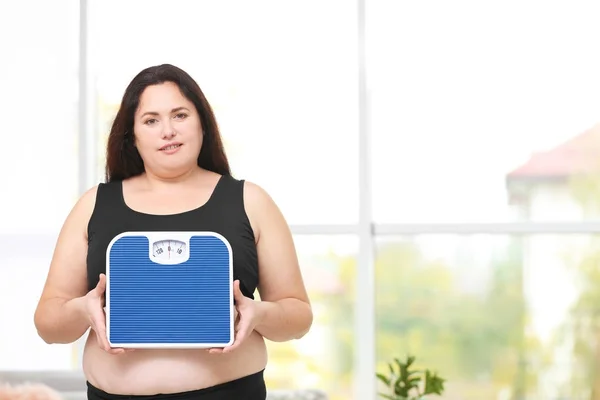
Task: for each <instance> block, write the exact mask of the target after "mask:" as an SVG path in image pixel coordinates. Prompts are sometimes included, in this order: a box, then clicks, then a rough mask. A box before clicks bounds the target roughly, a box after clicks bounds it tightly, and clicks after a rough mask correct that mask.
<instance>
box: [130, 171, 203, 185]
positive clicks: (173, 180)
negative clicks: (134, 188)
mask: <svg viewBox="0 0 600 400" xmlns="http://www.w3.org/2000/svg"><path fill="white" fill-rule="evenodd" d="M203 172H204V171H203V170H201V169H200V168H199V167H198V166H194V167H193V168H191V169H189V170H187V171H184V172H181V173H178V174H173V175H169V176H164V175H156V174H154V173H152V172H149V171H146V172H145V173H143V174H142V175H141V176H140V178H141V179H142V180H143V181H144V182H145V184H146V185H147V186H148V188H149V189H152V190H161V189H164V188H166V189H169V188H171V187H172V186H173V185H177V184H181V183H185V182H190V181H194V180H197V179H198V178H199V177H200V176H201V175H203Z"/></svg>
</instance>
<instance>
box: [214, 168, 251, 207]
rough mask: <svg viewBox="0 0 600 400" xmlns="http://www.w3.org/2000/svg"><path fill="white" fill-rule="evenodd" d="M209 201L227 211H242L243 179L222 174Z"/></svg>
mask: <svg viewBox="0 0 600 400" xmlns="http://www.w3.org/2000/svg"><path fill="white" fill-rule="evenodd" d="M210 201H211V203H212V204H214V205H218V206H219V207H222V208H223V209H227V210H229V211H232V210H239V211H244V180H238V179H235V178H234V177H233V176H231V175H223V176H222V177H221V179H219V182H218V183H217V186H216V187H215V189H214V192H213V194H212V196H211V200H210Z"/></svg>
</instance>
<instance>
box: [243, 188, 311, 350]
mask: <svg viewBox="0 0 600 400" xmlns="http://www.w3.org/2000/svg"><path fill="white" fill-rule="evenodd" d="M244 202H245V205H246V213H247V214H248V217H249V219H250V223H251V224H252V225H253V229H254V232H255V236H256V241H257V244H256V245H257V252H258V263H259V286H258V291H259V294H260V299H261V301H260V302H258V304H257V310H258V324H257V325H256V327H255V328H254V329H255V330H256V331H257V332H258V333H260V334H261V335H262V336H264V337H265V338H267V339H269V340H271V341H275V342H283V341H288V340H292V339H299V338H301V337H302V336H304V335H305V334H306V333H307V332H308V331H309V329H310V327H311V325H312V321H313V314H312V309H311V306H310V301H309V299H308V295H307V293H306V288H305V287H304V282H303V280H302V275H301V272H300V266H299V264H298V257H297V255H296V249H295V247H294V241H293V238H292V234H291V232H290V229H289V227H288V225H287V223H286V221H285V219H284V217H283V215H282V214H281V212H280V210H279V208H278V207H277V205H276V204H275V203H274V201H273V200H272V199H271V197H270V196H269V195H268V194H267V193H266V192H265V191H264V190H263V189H262V188H260V187H259V186H257V185H255V184H253V183H250V182H246V183H245V185H244Z"/></svg>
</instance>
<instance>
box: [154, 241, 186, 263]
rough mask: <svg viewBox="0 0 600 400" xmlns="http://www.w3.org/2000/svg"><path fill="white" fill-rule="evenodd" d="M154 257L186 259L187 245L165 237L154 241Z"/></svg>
mask: <svg viewBox="0 0 600 400" xmlns="http://www.w3.org/2000/svg"><path fill="white" fill-rule="evenodd" d="M152 258H154V259H155V260H160V261H167V262H169V261H172V262H177V261H184V260H185V259H186V258H187V245H186V243H185V242H183V241H181V240H176V239H163V240H158V241H156V242H154V243H152Z"/></svg>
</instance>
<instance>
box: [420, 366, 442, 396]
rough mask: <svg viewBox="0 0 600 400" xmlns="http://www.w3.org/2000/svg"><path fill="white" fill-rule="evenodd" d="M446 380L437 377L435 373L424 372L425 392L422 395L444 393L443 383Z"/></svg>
mask: <svg viewBox="0 0 600 400" xmlns="http://www.w3.org/2000/svg"><path fill="white" fill-rule="evenodd" d="M445 381H446V380H445V379H442V378H441V377H439V376H438V375H437V374H436V373H433V374H432V373H431V372H430V371H429V370H426V371H425V392H424V393H423V394H439V395H441V394H442V393H443V392H444V382H445Z"/></svg>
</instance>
